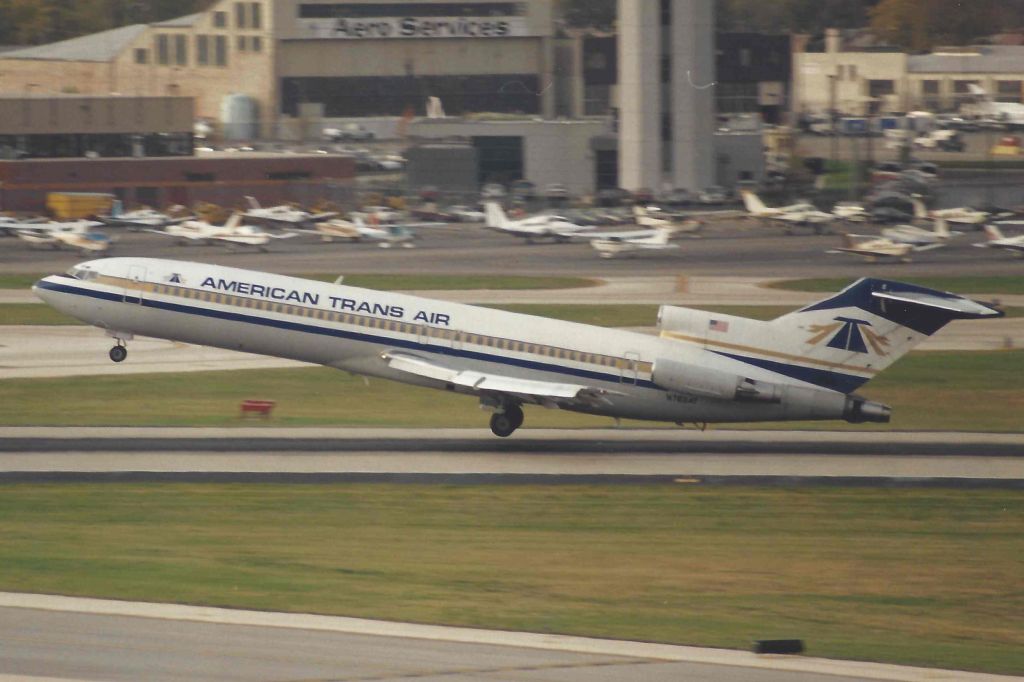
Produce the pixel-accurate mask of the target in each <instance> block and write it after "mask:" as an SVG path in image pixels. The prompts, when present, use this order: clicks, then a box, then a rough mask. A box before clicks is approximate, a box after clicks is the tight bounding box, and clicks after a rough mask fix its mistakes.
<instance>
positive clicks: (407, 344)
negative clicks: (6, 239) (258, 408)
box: [36, 281, 664, 390]
mask: <svg viewBox="0 0 1024 682" xmlns="http://www.w3.org/2000/svg"><path fill="white" fill-rule="evenodd" d="M36 286H38V287H39V288H41V289H49V290H51V291H59V292H61V293H65V294H73V295H77V296H87V297H90V298H96V299H100V300H104V301H113V302H117V303H121V302H124V303H131V304H135V305H138V304H140V303H141V305H142V306H143V307H146V308H155V309H158V310H167V311H170V312H176V313H184V314H188V315H199V316H201V317H209V318H214V319H219V320H227V321H230V322H243V323H246V324H255V325H260V326H263V327H271V328H274V329H284V330H288V331H296V332H303V333H306V334H318V335H321V336H330V337H335V338H340V339H348V340H351V341H362V342H365V343H375V344H379V345H385V346H392V347H398V348H406V349H410V350H419V351H425V352H430V353H437V354H440V355H449V356H452V357H459V358H468V359H472V360H480V361H483V362H493V363H499V364H503V365H511V366H513V367H520V368H523V369H530V370H536V371H540V372H555V373H558V374H565V375H570V376H575V377H581V378H584V379H592V380H595V381H604V382H609V383H614V384H620V383H622V381H621V377H620V376H619V375H618V374H607V373H604V372H594V371H590V370H585V369H579V368H575V367H566V366H564V365H558V364H553V363H547V362H537V361H534V360H524V359H521V358H510V357H505V356H501V355H494V354H491V353H481V352H478V351H469V350H462V349H458V348H451V347H448V346H439V345H433V344H428V343H420V342H418V341H409V340H406V339H397V338H394V337H391V336H383V335H379V334H366V333H363V332H353V331H347V330H342V329H332V328H328V327H321V326H318V325H312V324H304V323H299V322H289V321H285V320H274V319H270V318H266V317H260V316H258V315H248V314H243V313H232V312H227V311H223V310H214V309H212V308H202V307H199V306H193V305H183V304H180V303H170V302H167V301H161V300H157V299H152V298H143V299H141V300H140V299H139V297H138V296H127V295H122V294H117V293H111V292H108V291H95V290H92V289H82V288H80V287H76V286H70V285H67V284H57V283H55V282H45V281H41V282H39V283H38V284H37V285H36ZM125 331H132V330H125ZM628 385H630V386H634V385H635V386H639V387H642V388H653V389H658V390H664V389H662V388H661V387H660V386H658V385H656V384H655V383H654V382H652V381H648V380H644V379H637V381H635V382H632V381H630V382H628Z"/></svg>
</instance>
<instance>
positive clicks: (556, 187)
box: [544, 182, 569, 199]
mask: <svg viewBox="0 0 1024 682" xmlns="http://www.w3.org/2000/svg"><path fill="white" fill-rule="evenodd" d="M544 196H546V197H547V198H548V199H568V198H569V188H568V187H566V186H565V185H563V184H562V183H560V182H554V183H551V184H550V185H548V186H547V187H545V188H544Z"/></svg>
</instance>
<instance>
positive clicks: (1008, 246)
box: [974, 225, 1024, 258]
mask: <svg viewBox="0 0 1024 682" xmlns="http://www.w3.org/2000/svg"><path fill="white" fill-rule="evenodd" d="M983 229H984V230H985V236H986V237H987V238H988V240H987V241H984V242H980V243H978V244H975V245H974V246H981V247H984V248H988V249H1003V250H1005V251H1009V252H1010V253H1012V254H1013V255H1014V256H1017V257H1018V258H1024V234H1022V235H1018V236H1016V237H1007V236H1006V235H1004V234H1003V231H1002V230H1000V229H999V228H998V227H996V226H995V225H986V226H985V227H984V228H983Z"/></svg>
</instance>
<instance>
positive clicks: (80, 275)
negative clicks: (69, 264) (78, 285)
mask: <svg viewBox="0 0 1024 682" xmlns="http://www.w3.org/2000/svg"><path fill="white" fill-rule="evenodd" d="M67 274H68V275H70V276H72V277H74V278H75V279H80V280H83V281H88V280H90V279H96V276H97V274H98V273H97V272H96V271H95V270H90V269H89V268H80V267H73V268H71V269H70V270H68V272H67Z"/></svg>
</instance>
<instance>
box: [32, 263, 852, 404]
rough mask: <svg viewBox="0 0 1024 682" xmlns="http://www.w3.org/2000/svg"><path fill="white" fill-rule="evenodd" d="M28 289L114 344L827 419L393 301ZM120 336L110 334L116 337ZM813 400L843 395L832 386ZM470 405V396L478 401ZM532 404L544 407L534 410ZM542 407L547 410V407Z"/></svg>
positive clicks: (521, 325) (123, 284)
mask: <svg viewBox="0 0 1024 682" xmlns="http://www.w3.org/2000/svg"><path fill="white" fill-rule="evenodd" d="M83 267H84V268H89V269H91V271H92V272H91V274H90V276H89V277H88V278H78V277H71V276H68V275H53V276H50V277H46V278H44V279H42V280H40V281H39V282H38V283H37V284H36V286H35V287H34V289H35V291H36V292H37V293H38V294H39V296H40V297H41V298H43V299H44V300H46V302H47V303H49V304H51V305H52V306H53V307H55V308H57V309H58V310H60V311H62V312H64V313H66V314H68V315H71V316H73V317H76V318H78V319H80V320H83V321H85V322H87V323H90V324H93V325H97V326H100V327H103V328H105V329H107V330H108V332H110V333H111V335H114V336H117V335H118V334H121V335H122V337H125V338H127V337H128V336H129V335H139V336H151V337H157V338H163V339H170V340H175V341H181V342H185V343H192V344H200V345H206V346H214V347H219V348H226V349H230V350H237V351H244V352H250V353H258V354H263V355H269V356H275V357H281V358H290V359H294V360H301V361H304V362H309V363H315V364H320V365H325V366H329V367H334V368H338V369H342V370H346V371H351V372H355V373H358V374H364V375H371V376H380V377H384V378H388V379H393V380H396V381H402V382H406V383H410V384H419V385H424V386H429V387H432V388H439V389H447V390H450V391H455V392H462V393H469V394H475V395H481V392H480V391H474V390H466V389H465V388H463V387H460V386H452V385H451V384H447V385H446V383H445V382H444V381H442V380H437V379H431V378H429V377H424V376H417V375H411V374H409V373H408V372H402V371H399V370H396V369H395V368H393V367H392V366H390V365H389V364H388V362H387V360H386V358H385V354H387V353H389V352H395V351H400V352H405V353H414V354H415V355H416V356H417V357H420V358H423V359H424V360H425V361H429V362H431V363H435V364H436V365H441V366H446V367H452V368H457V369H459V370H472V371H478V372H482V373H494V374H496V375H502V376H507V377H515V378H517V379H527V380H534V381H538V382H574V383H583V384H586V385H587V386H592V387H596V388H598V389H600V390H602V391H605V390H606V391H607V397H606V398H604V399H603V400H601V401H599V402H595V403H593V404H589V405H572V406H568V405H558V406H559V407H563V408H565V409H571V410H576V411H580V412H588V413H593V414H602V415H608V416H613V417H625V418H636V419H650V420H661V421H671V422H708V421H754V420H783V419H836V418H839V417H840V415H839V414H836V413H835V410H834V409H832V408H825V407H823V406H822V407H819V405H817V404H813V405H811V406H810V407H807V406H805V407H802V408H800V409H794V407H793V405H792V404H788V403H787V401H786V400H782V401H777V402H750V403H747V402H737V401H734V400H722V399H718V398H710V397H701V396H698V395H691V394H680V393H676V392H673V391H670V390H666V389H664V388H662V387H661V386H659V385H657V384H655V383H654V382H653V381H652V367H653V363H654V361H655V360H657V359H659V358H672V359H673V360H679V361H682V362H687V363H692V364H694V365H699V366H700V367H702V368H705V369H708V370H712V371H722V372H726V373H740V374H743V375H745V376H752V377H754V378H757V379H759V380H760V379H763V380H765V381H772V382H775V383H777V384H790V389H788V390H791V391H797V390H805V388H809V386H808V385H807V384H803V383H802V382H799V381H795V380H792V379H788V378H786V377H783V376H781V375H779V374H776V373H775V372H772V371H770V370H767V369H761V368H758V367H752V366H750V365H748V364H746V363H741V362H738V361H736V360H734V359H731V358H729V357H725V356H724V355H722V354H720V353H714V352H708V351H707V350H706V349H705V347H704V345H703V343H702V342H701V340H700V339H697V340H696V341H691V342H688V341H680V340H678V339H670V338H659V337H657V336H650V335H646V334H640V333H634V332H629V331H623V330H616V329H608V328H602V327H594V326H590V325H583V324H577V323H572V322H563V321H557V320H552V319H547V318H541V317H535V316H530V315H522V314H516V313H510V312H504V311H499V310H492V309H487V308H479V307H474V306H469V305H463V304H458V303H449V302H444V301H436V300H431V299H424V298H419V297H414V296H408V295H403V294H397V293H389V292H381V291H374V290H368V289H359V288H355V287H348V286H342V285H336V284H327V283H323V282H315V281H310V280H304V279H298V278H294V277H285V276H281V275H274V274H269V273H264V272H255V271H249V270H241V269H236V268H226V267H219V266H213V265H205V264H199V263H188V262H182V261H173V260H162V259H150V258H110V259H104V260H97V261H90V262H88V263H84V264H82V265H81V266H79V268H78V271H81V268H83ZM119 338H121V337H119ZM819 393H820V394H825V393H827V394H829V395H835V396H842V394H836V393H833V392H831V391H819ZM482 397H483V396H482ZM538 402H539V403H540V404H546V403H545V402H543V401H538ZM549 406H554V405H549Z"/></svg>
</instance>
